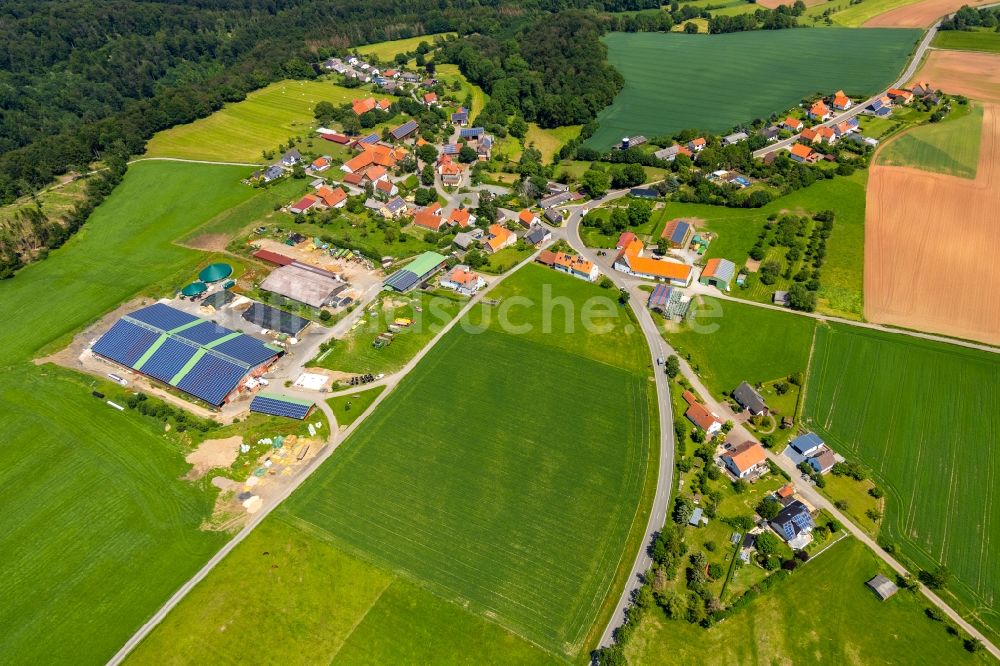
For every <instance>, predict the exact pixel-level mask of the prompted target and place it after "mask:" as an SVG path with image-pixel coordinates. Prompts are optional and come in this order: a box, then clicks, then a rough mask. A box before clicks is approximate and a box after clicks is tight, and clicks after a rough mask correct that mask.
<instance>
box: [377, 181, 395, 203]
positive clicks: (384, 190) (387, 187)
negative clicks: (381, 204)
mask: <svg viewBox="0 0 1000 666" xmlns="http://www.w3.org/2000/svg"><path fill="white" fill-rule="evenodd" d="M375 193H376V194H378V195H380V196H382V197H384V198H389V197H394V196H396V195H397V194H399V188H398V187H396V183H394V182H392V181H391V180H389V179H388V178H384V179H382V180H377V181H375Z"/></svg>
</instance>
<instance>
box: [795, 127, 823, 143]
mask: <svg viewBox="0 0 1000 666" xmlns="http://www.w3.org/2000/svg"><path fill="white" fill-rule="evenodd" d="M799 138H800V139H802V140H803V141H808V142H809V143H815V142H816V139H817V138H819V131H818V130H817V129H816V128H815V127H807V128H805V129H804V130H802V133H801V134H799Z"/></svg>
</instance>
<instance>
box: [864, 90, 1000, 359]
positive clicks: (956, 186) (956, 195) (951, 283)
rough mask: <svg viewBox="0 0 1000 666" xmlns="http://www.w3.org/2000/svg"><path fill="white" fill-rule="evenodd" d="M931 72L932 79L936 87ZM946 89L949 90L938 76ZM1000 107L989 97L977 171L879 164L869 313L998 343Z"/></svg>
mask: <svg viewBox="0 0 1000 666" xmlns="http://www.w3.org/2000/svg"><path fill="white" fill-rule="evenodd" d="M936 81H937V80H935V85H938V84H937V82H936ZM940 85H941V87H942V88H943V89H945V90H947V87H946V86H945V85H944V84H943V83H942V84H940ZM997 210H1000V107H998V106H997V105H993V104H990V105H987V106H986V107H985V109H984V113H983V138H982V145H981V147H980V154H979V167H978V171H977V175H976V179H975V180H973V181H970V180H968V179H965V178H957V177H955V176H945V175H941V174H934V173H929V172H926V171H921V170H919V169H913V168H910V167H886V166H877V165H876V166H874V167H872V169H871V175H870V176H869V179H868V192H867V209H866V217H865V232H866V234H865V236H866V237H865V280H864V284H865V316H866V317H867V318H868V319H869V320H871V321H875V322H879V323H884V324H893V325H896V326H903V327H906V328H913V329H918V330H923V331H933V332H935V333H942V334H944V335H951V336H955V337H960V338H967V339H972V340H980V341H983V342H987V343H990V344H1000V299H997V298H995V296H994V295H995V294H996V290H997V289H1000V262H996V261H993V260H992V259H991V258H990V257H989V256H988V253H989V252H990V248H996V247H1000V220H998V219H997V217H996V211H997Z"/></svg>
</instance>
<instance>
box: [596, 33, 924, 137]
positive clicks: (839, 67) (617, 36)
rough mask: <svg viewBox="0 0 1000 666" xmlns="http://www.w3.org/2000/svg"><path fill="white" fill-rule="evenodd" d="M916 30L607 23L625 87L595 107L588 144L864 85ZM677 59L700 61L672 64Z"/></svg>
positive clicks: (718, 125)
mask: <svg viewBox="0 0 1000 666" xmlns="http://www.w3.org/2000/svg"><path fill="white" fill-rule="evenodd" d="M918 37H919V32H918V31H916V30H844V29H839V28H810V29H808V30H778V31H768V30H764V31H756V32H743V33H733V34H726V35H709V36H707V37H704V36H698V35H674V34H669V35H665V34H658V33H612V34H609V35H607V36H606V37H604V41H605V43H606V44H607V46H608V59H609V61H610V62H611V64H612V65H614V66H615V68H616V69H618V71H619V72H621V73H622V75H623V76H624V77H625V87H624V88H623V89H622V91H621V92H620V93H619V94H618V97H616V98H615V101H614V102H613V103H612V104H611V105H610V106H608V107H607V108H605V109H604V110H603V111H601V113H600V114H599V115H598V122H599V123H600V127H599V128H598V130H597V131H596V132H595V133H594V135H593V136H592V137H591V138H590V139H588V140H587V142H586V145H588V146H591V147H594V148H598V149H606V148H609V147H610V146H611V145H612V144H614V143H615V142H617V141H618V140H620V139H621V137H623V136H628V135H634V134H644V135H646V136H647V137H653V136H660V135H664V134H672V133H674V132H677V131H679V130H682V129H686V128H700V129H703V130H708V131H722V130H725V129H728V128H730V127H732V126H733V125H736V124H738V123H742V122H749V121H751V120H753V119H754V118H763V117H767V116H768V115H770V114H771V113H775V112H779V111H782V110H783V109H786V108H788V107H790V106H794V105H795V104H797V103H798V102H799V101H800V100H801V98H802V97H803V96H805V95H810V94H812V93H815V92H824V93H829V92H831V91H834V90H837V89H840V88H842V89H844V90H845V91H847V93H848V94H850V95H868V94H871V93H874V92H876V91H878V90H880V89H882V88H884V87H885V86H887V85H888V84H890V83H892V82H893V81H894V80H895V78H896V77H897V76H898V75H899V73H900V72H901V71H902V69H903V67H904V66H905V64H906V60H907V58H908V57H909V54H910V52H911V51H912V49H913V46H914V43H915V42H916V40H917V38H918ZM803 54H808V57H803ZM682 62H688V63H697V66H696V67H683V66H677V63H682ZM743 63H752V66H743ZM777 71H780V72H781V76H775V75H774V72H777Z"/></svg>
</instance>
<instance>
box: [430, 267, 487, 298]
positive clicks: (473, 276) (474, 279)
mask: <svg viewBox="0 0 1000 666" xmlns="http://www.w3.org/2000/svg"><path fill="white" fill-rule="evenodd" d="M441 286H442V287H444V288H445V289H453V290H455V291H457V292H458V293H460V294H465V295H466V296H472V295H473V294H475V293H476V292H477V291H479V290H480V289H482V288H483V287H485V286H486V280H484V279H483V277H482V276H481V275H479V273H476V272H475V271H473V270H472V269H470V268H469V267H468V266H466V265H464V264H458V265H457V266H455V267H454V268H452V269H451V270H450V271H449V272H448V273H447V274H446V275H445V276H444V277H443V278H441Z"/></svg>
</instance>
